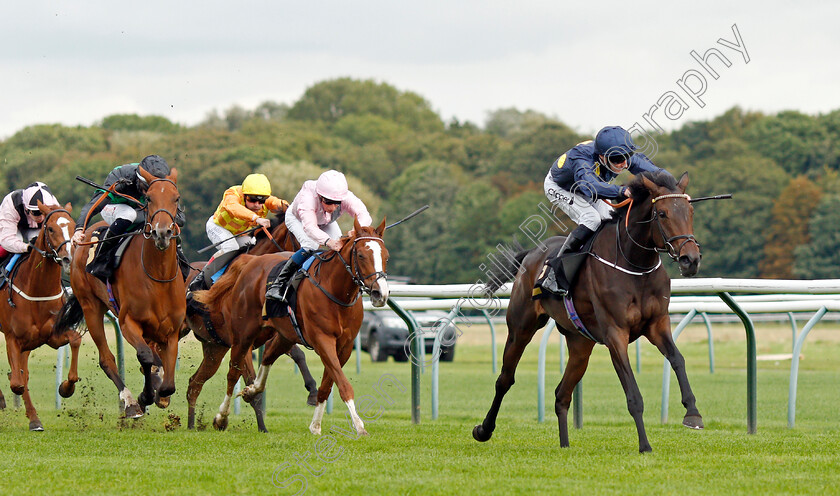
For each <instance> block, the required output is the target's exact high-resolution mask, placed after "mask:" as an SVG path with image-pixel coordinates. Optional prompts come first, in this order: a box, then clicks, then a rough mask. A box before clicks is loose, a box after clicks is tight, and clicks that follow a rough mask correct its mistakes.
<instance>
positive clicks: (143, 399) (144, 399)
mask: <svg viewBox="0 0 840 496" xmlns="http://www.w3.org/2000/svg"><path fill="white" fill-rule="evenodd" d="M137 403H139V404H141V405H143V408H146V407H147V406H149V405H151V404H152V403H153V402H152V401H151V400H150V399H149V396H148V395H147V394H146V391H143V392H142V393H140V396H138V397H137Z"/></svg>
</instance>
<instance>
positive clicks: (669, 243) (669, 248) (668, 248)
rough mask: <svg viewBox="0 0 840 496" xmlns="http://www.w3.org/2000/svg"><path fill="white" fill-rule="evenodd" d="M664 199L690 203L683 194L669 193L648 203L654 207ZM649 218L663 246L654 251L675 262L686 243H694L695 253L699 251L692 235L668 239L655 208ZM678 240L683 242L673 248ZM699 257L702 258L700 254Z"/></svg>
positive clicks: (681, 235) (698, 246)
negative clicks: (683, 200) (657, 229)
mask: <svg viewBox="0 0 840 496" xmlns="http://www.w3.org/2000/svg"><path fill="white" fill-rule="evenodd" d="M666 198H683V199H685V200H686V201H687V202H689V203H691V197H690V196H688V195H686V194H685V193H671V194H667V195H660V196H657V197H656V198H654V199H653V200H651V201H650V203H651V205H654V204H655V203H656V202H658V201H659V200H664V199H666ZM651 216H652V218H651V220H656V226H657V227H658V228H659V234H660V235H661V236H662V241H663V242H664V244H665V247H664V248H656V251H658V252H664V253H667V254H668V256H669V257H671V259H672V260H674V261H675V262H676V261H677V260H678V259H679V258H680V252H681V251H682V249H683V246H685V245H686V243H689V242H690V243H694V244H695V245H697V251H698V252H699V251H700V243H698V242H697V239H695V238H694V235H693V234H678V235H676V236H671V237H668V235H667V234H665V229H664V228H663V227H662V221H661V219H660V217H659V214H657V212H656V208H653V209H652V214H651ZM680 239H682V240H683V242H682V243H680V245H679V246H676V247H675V246H674V245H673V242H674V241H677V240H680ZM700 256H701V257H702V254H701V255H700Z"/></svg>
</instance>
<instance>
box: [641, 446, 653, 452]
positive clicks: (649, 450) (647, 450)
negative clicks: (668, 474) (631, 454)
mask: <svg viewBox="0 0 840 496" xmlns="http://www.w3.org/2000/svg"><path fill="white" fill-rule="evenodd" d="M651 452H653V448H651V447H650V445H647V446H639V453H642V454H644V453H651Z"/></svg>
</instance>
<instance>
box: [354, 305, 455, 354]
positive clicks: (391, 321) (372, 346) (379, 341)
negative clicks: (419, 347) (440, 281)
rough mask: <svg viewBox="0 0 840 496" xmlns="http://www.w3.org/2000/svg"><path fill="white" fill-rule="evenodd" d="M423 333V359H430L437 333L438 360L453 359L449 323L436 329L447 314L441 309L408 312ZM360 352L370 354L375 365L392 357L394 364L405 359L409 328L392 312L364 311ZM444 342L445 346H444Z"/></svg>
mask: <svg viewBox="0 0 840 496" xmlns="http://www.w3.org/2000/svg"><path fill="white" fill-rule="evenodd" d="M411 314H412V315H413V316H414V318H415V320H417V323H418V324H419V325H420V328H421V331H422V332H423V342H424V343H425V348H426V360H430V359H431V358H432V356H431V353H432V351H433V347H434V342H435V334H436V333H438V332H440V341H441V354H440V360H442V361H444V362H451V361H452V360H453V358H455V340H456V334H455V332H456V329H455V326H454V325H453V324H452V323H451V322H450V323H449V324H448V325H447V326H446V327H445V328H443V329H442V330H439V327H440V322H441V321H442V319H444V318H446V315H447V312H443V311H440V310H425V311H417V312H411ZM359 335H360V336H361V341H362V349H363V350H365V351H367V352H368V353H370V359H371V360H372V361H374V362H384V361H386V360H388V357H389V356H393V357H394V360H395V361H397V362H405V361H407V360H408V354H407V353H406V340H407V339H408V325H406V323H405V322H403V320H402V319H401V318H400V316H399V315H397V314H396V313H395V312H394V311H393V310H377V311H366V312H365V316H364V319H363V320H362V328H361V329H360V330H359ZM444 343H445V344H446V346H444Z"/></svg>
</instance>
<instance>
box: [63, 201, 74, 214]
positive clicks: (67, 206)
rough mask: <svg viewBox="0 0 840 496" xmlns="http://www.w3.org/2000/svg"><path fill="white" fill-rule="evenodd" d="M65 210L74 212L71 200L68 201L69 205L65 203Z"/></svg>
mask: <svg viewBox="0 0 840 496" xmlns="http://www.w3.org/2000/svg"><path fill="white" fill-rule="evenodd" d="M64 210H67V211H68V212H73V205H70V202H67V205H64Z"/></svg>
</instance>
